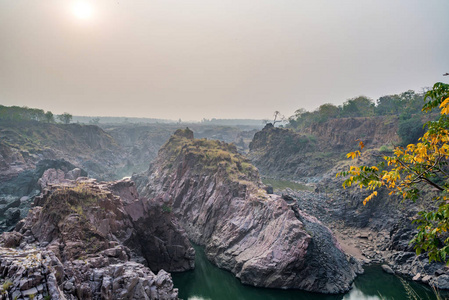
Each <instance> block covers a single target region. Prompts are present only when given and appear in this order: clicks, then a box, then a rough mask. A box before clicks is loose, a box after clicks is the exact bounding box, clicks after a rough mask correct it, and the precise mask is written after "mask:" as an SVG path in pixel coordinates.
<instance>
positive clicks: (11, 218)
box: [5, 208, 20, 226]
mask: <svg viewBox="0 0 449 300" xmlns="http://www.w3.org/2000/svg"><path fill="white" fill-rule="evenodd" d="M5 219H6V225H7V226H12V225H15V224H16V223H17V222H18V221H19V220H20V209H19V208H8V210H6V212H5Z"/></svg>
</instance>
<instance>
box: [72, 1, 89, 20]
mask: <svg viewBox="0 0 449 300" xmlns="http://www.w3.org/2000/svg"><path fill="white" fill-rule="evenodd" d="M72 12H73V14H74V15H75V16H76V17H77V18H79V19H90V18H91V17H92V14H93V7H92V5H91V4H90V3H89V2H86V1H78V2H75V3H74V4H73V6H72Z"/></svg>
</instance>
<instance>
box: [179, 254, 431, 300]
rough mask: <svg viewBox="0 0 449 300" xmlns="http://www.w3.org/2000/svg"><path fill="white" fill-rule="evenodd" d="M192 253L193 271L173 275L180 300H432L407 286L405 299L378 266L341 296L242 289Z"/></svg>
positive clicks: (420, 288) (396, 282) (425, 290)
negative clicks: (409, 294)
mask: <svg viewBox="0 0 449 300" xmlns="http://www.w3.org/2000/svg"><path fill="white" fill-rule="evenodd" d="M195 250H196V259H195V263H196V268H195V270H193V271H189V272H184V273H178V274H173V281H174V283H175V287H177V288H178V289H179V297H180V298H182V299H184V300H293V299H295V300H301V299H304V300H342V299H345V300H378V299H388V300H390V299H395V300H403V299H404V300H405V299H436V297H435V296H434V294H433V292H432V291H431V290H430V288H428V287H426V286H423V285H420V284H417V283H415V282H407V283H408V284H409V285H410V287H411V288H412V289H413V290H414V291H415V292H416V293H417V294H418V296H417V297H416V298H409V297H407V293H406V291H405V289H404V286H403V284H402V283H401V281H400V280H399V278H397V277H396V276H394V275H390V274H386V273H384V272H382V270H381V268H380V267H379V266H370V267H366V268H365V274H363V275H360V276H359V277H357V279H356V281H355V282H354V285H353V288H352V290H351V291H350V292H349V293H347V294H344V295H321V294H315V293H307V292H302V291H298V290H277V289H264V288H255V287H251V286H246V285H242V284H241V283H240V281H239V280H238V279H236V278H235V277H234V275H232V274H231V273H229V272H227V271H224V270H221V269H219V268H217V267H216V266H214V265H212V264H211V263H210V262H209V261H208V260H207V259H206V255H205V254H204V251H203V250H202V249H201V248H200V247H197V246H196V247H195Z"/></svg>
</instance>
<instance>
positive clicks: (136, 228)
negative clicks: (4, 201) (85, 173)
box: [0, 170, 195, 299]
mask: <svg viewBox="0 0 449 300" xmlns="http://www.w3.org/2000/svg"><path fill="white" fill-rule="evenodd" d="M46 174H47V175H49V174H53V175H55V174H56V175H57V174H58V172H57V171H56V170H53V171H48V172H47V173H46ZM50 177H52V176H50ZM50 177H47V179H48V178H50ZM53 179H56V181H59V182H58V183H54V182H47V186H46V188H45V189H44V192H43V193H42V195H41V196H39V197H36V198H35V207H33V208H32V209H31V210H30V212H29V214H28V216H27V218H26V219H24V220H22V221H20V222H19V223H18V224H17V225H16V228H15V231H14V232H8V233H4V234H3V235H2V236H0V246H3V247H18V249H15V250H11V249H8V250H5V249H3V250H2V251H3V253H12V254H8V255H0V266H1V268H3V274H5V275H4V276H6V277H8V279H7V280H10V281H11V282H12V285H11V287H10V288H9V289H8V293H9V294H11V295H14V293H15V295H16V296H19V299H21V298H20V297H24V296H26V294H27V293H28V294H29V290H30V289H33V291H34V288H35V289H36V290H37V291H38V292H39V294H41V295H51V297H52V299H100V298H101V299H177V290H176V289H174V288H173V283H172V281H171V277H170V275H169V274H168V273H167V272H166V271H184V270H188V269H191V268H193V267H194V255H195V253H194V249H193V248H192V247H191V245H190V242H189V241H188V239H187V236H186V234H185V233H184V231H183V230H182V229H181V228H180V227H179V225H178V224H177V221H176V219H175V218H174V216H173V214H171V213H170V212H165V211H164V210H163V207H162V206H161V204H160V203H158V202H157V201H150V200H147V199H145V198H140V197H139V195H138V193H137V190H136V188H135V185H134V183H133V182H132V181H130V180H121V181H115V182H96V181H95V180H93V179H87V178H78V179H77V180H76V181H73V180H67V179H64V180H63V181H62V182H61V181H60V180H59V179H61V178H59V177H58V176H56V177H53ZM41 182H43V180H41ZM32 246H34V247H36V249H37V250H36V252H33V253H30V252H29V251H30V247H32ZM27 251H28V252H27ZM35 256H37V257H38V262H39V264H38V265H36V266H35V268H37V269H36V270H34V269H33V270H32V271H33V272H34V273H40V274H41V276H40V277H39V280H35V281H33V282H32V283H30V284H28V285H27V286H26V287H24V286H22V285H21V282H23V281H24V280H25V278H30V276H31V275H30V274H34V273H29V272H31V271H29V270H28V271H26V272H25V271H23V272H18V271H17V270H22V269H23V266H25V265H26V264H27V263H28V262H29V261H30V259H34V257H35ZM15 257H26V259H25V260H24V261H22V262H21V261H20V260H17V259H14V258H15ZM152 271H157V272H158V273H157V275H156V274H155V273H153V272H152ZM27 272H28V273H27ZM27 280H28V279H27ZM52 280H53V281H52ZM52 282H53V283H54V284H53V285H52ZM41 285H43V286H44V289H43V290H42V289H41V288H40V286H41ZM52 289H53V290H55V293H53V294H52V293H50V290H52ZM45 291H47V292H45ZM56 294H58V295H59V296H58V297H59V298H58V297H56V296H55V295H56Z"/></svg>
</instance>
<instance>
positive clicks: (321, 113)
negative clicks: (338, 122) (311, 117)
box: [317, 103, 340, 122]
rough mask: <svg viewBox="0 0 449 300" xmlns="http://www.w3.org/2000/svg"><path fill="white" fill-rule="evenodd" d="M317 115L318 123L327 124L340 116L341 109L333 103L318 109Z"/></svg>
mask: <svg viewBox="0 0 449 300" xmlns="http://www.w3.org/2000/svg"><path fill="white" fill-rule="evenodd" d="M317 113H318V119H317V121H318V122H326V121H327V120H329V119H333V118H337V117H338V115H339V114H340V109H339V108H338V107H337V106H335V105H333V104H331V103H326V104H323V105H321V106H320V107H318V110H317Z"/></svg>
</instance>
